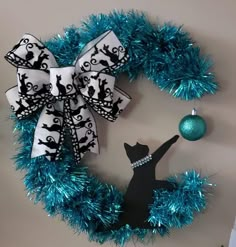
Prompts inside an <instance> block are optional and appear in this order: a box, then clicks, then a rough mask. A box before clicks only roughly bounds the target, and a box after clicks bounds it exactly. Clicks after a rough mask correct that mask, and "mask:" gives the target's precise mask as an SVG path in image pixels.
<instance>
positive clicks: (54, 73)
mask: <svg viewBox="0 0 236 247" xmlns="http://www.w3.org/2000/svg"><path fill="white" fill-rule="evenodd" d="M75 81H76V72H75V67H74V66H71V67H63V68H50V91H51V94H52V95H53V96H54V97H55V98H57V99H60V100H63V99H69V98H73V97H75V96H76V83H75Z"/></svg>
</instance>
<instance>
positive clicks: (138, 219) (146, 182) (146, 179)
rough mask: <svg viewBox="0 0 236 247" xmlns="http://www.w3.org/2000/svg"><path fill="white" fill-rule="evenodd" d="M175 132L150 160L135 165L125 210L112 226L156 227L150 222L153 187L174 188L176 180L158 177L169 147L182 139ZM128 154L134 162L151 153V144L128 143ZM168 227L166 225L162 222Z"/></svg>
mask: <svg viewBox="0 0 236 247" xmlns="http://www.w3.org/2000/svg"><path fill="white" fill-rule="evenodd" d="M178 138H179V136H178V135H175V136H174V137H172V138H171V139H170V140H168V141H166V142H165V143H164V144H162V145H161V146H160V147H159V148H158V149H157V150H156V151H155V152H153V154H152V159H151V160H150V161H148V162H147V163H145V164H143V165H141V166H139V167H136V168H134V169H133V171H134V174H133V177H132V179H131V181H130V183H129V186H128V189H127V191H126V193H125V195H124V202H123V205H122V213H121V215H120V218H119V221H118V223H116V224H115V225H113V226H112V227H111V228H109V230H116V229H119V228H120V227H122V226H125V225H126V224H128V225H129V226H130V227H131V228H133V229H134V228H143V229H153V228H154V227H153V226H151V225H150V224H149V223H148V217H149V206H150V205H151V204H152V203H153V191H154V190H157V189H167V190H174V189H175V184H173V183H170V182H168V181H165V180H156V178H155V168H156V165H157V163H158V162H159V161H160V159H161V158H162V157H163V156H164V154H165V153H166V152H167V151H168V149H169V148H170V147H171V146H172V144H174V143H175V142H176V141H177V140H178ZM124 147H125V150H126V154H127V156H128V158H129V160H130V162H131V163H134V162H136V161H138V160H140V159H143V158H144V157H146V156H147V155H148V152H149V148H148V146H147V145H142V144H139V143H137V144H136V145H134V146H130V145H129V144H127V143H125V144H124ZM160 227H164V226H160Z"/></svg>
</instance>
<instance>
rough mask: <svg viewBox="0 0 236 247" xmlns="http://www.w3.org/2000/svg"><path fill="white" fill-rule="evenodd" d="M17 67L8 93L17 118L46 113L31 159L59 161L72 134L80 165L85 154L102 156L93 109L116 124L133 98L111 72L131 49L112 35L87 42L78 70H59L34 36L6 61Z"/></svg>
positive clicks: (75, 63) (24, 41)
mask: <svg viewBox="0 0 236 247" xmlns="http://www.w3.org/2000/svg"><path fill="white" fill-rule="evenodd" d="M5 58H6V59H7V61H8V62H10V63H11V64H12V65H14V66H16V67H17V84H18V85H17V86H15V87H13V88H10V89H9V90H8V91H7V92H6V96H7V99H8V101H9V103H10V105H11V108H12V110H13V111H14V113H15V114H16V116H17V118H19V119H22V118H24V117H27V116H29V115H31V114H32V113H34V112H35V111H37V110H38V109H39V108H42V112H41V114H40V117H39V120H38V123H37V126H36V129H35V134H34V141H33V147H32V153H31V157H32V158H33V157H37V156H41V155H46V157H47V158H48V159H49V160H57V159H58V158H59V155H60V150H61V146H62V143H63V140H64V136H65V130H66V129H68V130H69V131H70V134H71V140H72V145H73V150H74V155H75V158H76V160H77V161H80V159H81V158H82V157H83V155H84V153H85V152H87V151H90V152H94V153H98V152H99V147H98V139H97V131H96V124H95V120H94V117H93V115H92V113H91V111H90V108H92V109H93V110H95V111H96V112H97V113H98V114H100V115H101V116H102V117H104V118H106V119H107V120H109V121H115V119H116V118H117V117H118V115H119V114H120V113H121V112H122V110H123V109H124V108H125V107H126V105H127V104H128V103H129V101H130V97H129V96H128V95H127V94H126V93H124V92H123V91H122V90H120V89H118V88H117V87H115V86H114V84H115V77H113V76H112V75H111V74H112V71H114V70H116V69H117V68H119V67H121V66H122V65H123V64H125V63H126V62H127V60H128V53H127V50H126V49H125V48H124V47H123V46H122V45H121V43H120V41H119V40H118V38H117V37H116V35H115V34H114V32H113V31H107V32H105V33H103V34H102V35H100V36H99V37H97V38H96V39H94V40H92V41H91V42H89V43H88V44H87V45H86V46H85V47H84V49H83V50H82V51H81V54H80V55H79V56H78V57H77V59H76V61H75V62H74V66H70V67H62V68H59V67H58V64H57V62H56V60H55V57H54V56H53V54H52V53H51V52H50V51H49V50H48V49H47V48H46V47H45V46H44V45H43V44H42V43H41V42H40V41H39V40H38V39H37V38H35V37H34V36H32V35H30V34H25V35H24V36H23V38H22V39H21V40H20V41H19V42H18V43H17V44H16V45H15V46H14V47H13V49H12V50H11V51H10V52H8V53H7V55H6V56H5Z"/></svg>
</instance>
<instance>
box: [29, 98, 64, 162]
mask: <svg viewBox="0 0 236 247" xmlns="http://www.w3.org/2000/svg"><path fill="white" fill-rule="evenodd" d="M63 115H64V103H63V101H56V102H55V103H53V104H47V105H46V106H45V107H44V108H43V110H42V112H41V114H40V117H39V120H38V123H37V126H36V129H35V134H34V142H33V147H32V153H31V157H32V158H34V157H38V156H41V155H45V156H46V158H47V159H48V160H50V161H54V160H58V158H59V154H60V150H61V145H62V143H63V141H64V132H63V129H64V124H65V122H64V121H63Z"/></svg>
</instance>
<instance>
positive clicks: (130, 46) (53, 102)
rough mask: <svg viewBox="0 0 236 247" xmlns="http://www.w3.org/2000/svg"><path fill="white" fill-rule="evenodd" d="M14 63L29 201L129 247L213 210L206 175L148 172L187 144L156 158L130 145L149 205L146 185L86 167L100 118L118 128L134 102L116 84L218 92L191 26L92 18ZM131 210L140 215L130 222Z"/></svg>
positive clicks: (21, 46)
mask: <svg viewBox="0 0 236 247" xmlns="http://www.w3.org/2000/svg"><path fill="white" fill-rule="evenodd" d="M5 58H6V59H7V61H9V62H10V63H11V64H13V65H14V66H16V67H17V82H18V83H17V86H15V87H13V88H11V89H9V90H8V91H7V92H6V95H7V98H8V100H9V102H10V105H11V108H12V110H13V112H14V113H15V114H14V116H12V118H13V119H14V127H15V130H17V131H18V134H19V136H18V141H19V143H20V144H21V148H20V150H19V152H18V154H17V155H16V157H15V160H16V167H17V169H20V170H25V171H26V174H25V178H24V183H25V186H26V189H27V191H28V195H29V197H30V198H31V199H33V200H34V202H35V203H37V202H42V203H43V205H44V208H45V210H46V211H47V212H48V214H49V215H50V216H56V215H61V218H62V220H63V221H66V222H67V223H68V224H69V225H70V226H71V227H72V228H73V229H75V231H76V232H81V231H83V232H86V233H87V234H88V236H89V239H90V240H93V241H97V242H99V243H104V242H105V241H108V240H112V241H114V242H115V243H116V244H119V245H124V244H125V243H126V242H127V241H128V240H129V239H130V238H131V237H132V236H133V235H136V236H137V237H138V239H139V240H144V239H145V236H147V235H149V236H150V235H155V234H160V235H161V236H164V235H165V234H167V233H169V230H170V229H171V228H181V227H183V226H185V225H188V224H191V223H192V221H193V219H194V215H195V213H196V212H201V211H202V210H204V209H205V208H206V204H207V201H206V197H207V194H208V188H209V187H210V186H212V184H210V182H209V181H208V178H207V177H201V176H200V174H199V173H198V172H197V171H194V170H192V171H185V172H184V173H182V174H180V175H174V176H171V177H169V178H168V179H167V180H163V181H162V180H155V177H154V178H153V177H149V176H153V170H152V171H149V170H148V169H151V168H152V169H154V171H155V165H156V163H157V162H158V161H159V160H160V159H161V157H162V156H163V155H164V154H165V152H166V151H167V150H168V149H169V148H170V146H171V145H172V144H173V143H174V142H176V141H177V139H178V136H174V137H173V138H171V139H170V140H169V141H167V142H165V143H164V144H163V145H162V146H161V147H160V148H158V149H157V150H156V151H155V152H154V153H153V154H152V155H149V154H148V151H149V149H148V146H146V145H142V144H139V143H137V144H136V145H135V146H133V147H131V146H130V145H128V144H125V150H126V153H127V155H128V157H129V159H130V161H131V165H132V168H133V169H134V176H136V175H137V177H138V176H140V171H141V169H143V170H142V176H143V179H144V178H146V179H144V180H145V181H147V187H148V188H149V192H148V193H149V197H148V198H144V197H145V196H140V197H141V199H142V200H143V201H144V200H146V203H145V205H144V204H143V203H142V201H139V200H137V195H136V193H137V190H136V189H137V188H139V187H140V178H139V179H137V178H136V177H135V178H134V177H133V178H132V180H131V182H130V185H129V187H128V190H127V192H126V194H123V192H121V191H119V190H118V189H117V188H116V187H115V186H114V185H110V184H107V183H104V182H102V181H100V180H99V178H97V177H95V176H94V175H92V174H91V173H90V172H89V170H88V167H87V166H86V165H85V164H83V160H82V158H83V155H84V154H85V153H86V152H87V151H90V152H95V153H97V152H98V151H99V143H98V138H99V136H98V132H97V129H96V123H95V118H94V116H93V113H92V111H96V112H97V113H98V114H99V115H101V116H102V117H104V118H105V119H107V120H109V121H115V120H116V118H117V117H118V116H119V114H120V113H121V112H122V111H123V110H124V109H125V107H126V106H127V105H128V103H129V101H130V100H131V97H130V96H129V95H127V94H126V93H125V92H123V91H122V90H121V89H120V88H118V87H117V85H115V79H116V77H117V75H119V74H120V73H123V72H125V73H127V74H128V76H129V78H130V81H133V80H135V79H136V78H137V77H138V75H139V74H141V73H142V74H144V75H145V76H146V77H147V78H148V79H150V80H151V81H152V82H153V83H154V84H155V85H157V87H158V88H159V89H161V90H165V91H167V92H168V93H169V94H171V95H173V96H174V97H176V98H180V99H182V100H194V99H200V98H201V97H202V96H203V95H205V94H214V93H215V92H216V91H217V87H218V86H217V83H216V82H215V79H214V74H213V73H211V72H209V69H210V67H211V61H210V59H209V58H208V57H207V56H203V55H202V54H200V49H199V47H198V46H196V45H195V44H194V42H193V41H192V39H191V38H190V36H189V34H188V33H186V32H184V31H183V30H182V27H176V26H174V25H170V24H164V25H161V26H158V25H156V24H152V23H150V21H149V20H148V19H147V17H146V16H145V15H144V14H142V13H141V14H140V13H137V12H134V11H130V12H127V13H124V12H112V13H111V14H108V15H104V14H100V15H92V16H90V17H89V18H88V20H87V21H85V22H84V23H83V24H82V25H81V27H78V28H77V27H69V28H67V29H65V32H64V35H62V36H61V35H57V36H55V37H53V38H51V39H49V40H47V41H44V42H42V41H39V40H38V39H37V38H35V37H34V36H33V35H31V34H25V35H24V36H23V38H22V39H21V40H20V41H19V42H18V43H17V44H16V45H15V46H14V47H13V49H12V50H11V51H10V52H8V53H7V55H6V57H5ZM150 167H151V168H150ZM144 169H145V170H144ZM147 170H148V171H147ZM143 171H145V172H143ZM135 174H136V175H135ZM138 174H139V175H138ZM148 181H149V182H150V181H152V183H151V182H150V183H148ZM132 182H133V184H132ZM153 183H155V186H154V184H153ZM147 187H145V191H146V190H147ZM139 191H140V194H141V195H142V189H141V188H140V190H139ZM145 191H143V195H146V194H145V193H146V192H145ZM150 191H151V194H150ZM150 198H152V203H150ZM135 200H136V201H135ZM125 202H127V203H125ZM132 203H135V205H132V206H133V207H134V209H135V210H136V208H138V209H137V212H135V213H133V214H132V215H131V213H127V212H131V211H132V210H130V208H129V207H130V205H131V204H132ZM147 203H148V204H147ZM142 206H145V208H142ZM147 209H148V215H147ZM145 210H146V211H145ZM144 211H145V212H144ZM142 213H143V215H142ZM145 215H146V216H147V218H146V219H145V222H144V221H143V219H144V216H145ZM146 216H145V217H146ZM140 219H141V221H142V222H139V220H140ZM129 222H130V224H129Z"/></svg>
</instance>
